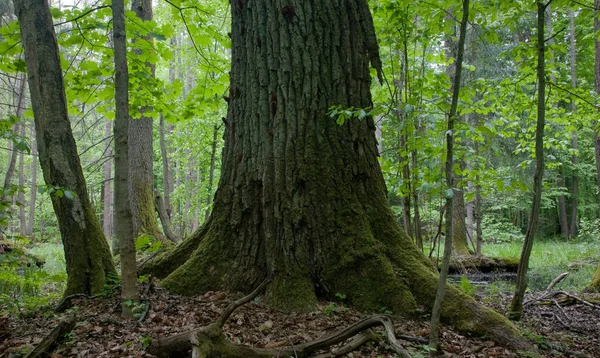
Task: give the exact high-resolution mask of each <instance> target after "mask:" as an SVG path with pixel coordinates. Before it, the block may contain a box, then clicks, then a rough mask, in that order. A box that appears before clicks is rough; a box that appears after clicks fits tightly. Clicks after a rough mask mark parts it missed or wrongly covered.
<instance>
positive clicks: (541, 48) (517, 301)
mask: <svg viewBox="0 0 600 358" xmlns="http://www.w3.org/2000/svg"><path fill="white" fill-rule="evenodd" d="M547 5H548V4H544V2H543V1H537V10H538V11H537V55H538V60H537V80H538V83H537V86H538V87H537V95H538V97H537V123H536V130H535V174H534V177H533V200H532V203H531V212H530V214H529V224H528V226H527V232H526V233H525V241H524V243H523V249H522V251H521V259H520V260H519V269H518V271H517V286H516V288H515V294H514V296H513V299H512V301H511V304H510V309H509V313H508V316H509V318H510V319H512V320H515V321H519V320H520V319H521V315H522V314H523V296H524V295H525V290H526V289H527V271H528V269H529V256H531V249H532V248H533V239H534V237H535V232H536V229H537V221H538V218H539V215H540V205H541V201H542V188H543V181H544V127H545V124H546V102H545V99H546V74H545V70H546V63H545V60H544V53H545V50H546V44H545V38H544V36H545V32H544V27H545V23H544V18H545V13H546V6H547Z"/></svg>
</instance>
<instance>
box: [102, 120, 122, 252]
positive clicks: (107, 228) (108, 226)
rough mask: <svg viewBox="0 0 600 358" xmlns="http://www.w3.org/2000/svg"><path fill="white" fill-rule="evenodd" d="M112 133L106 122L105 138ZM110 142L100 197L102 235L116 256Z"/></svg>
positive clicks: (109, 125)
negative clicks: (109, 243) (110, 243)
mask: <svg viewBox="0 0 600 358" xmlns="http://www.w3.org/2000/svg"><path fill="white" fill-rule="evenodd" d="M111 131H112V121H109V120H107V121H106V124H105V127H104V134H105V135H106V137H109V136H110V133H111ZM111 144H112V141H111V140H109V141H108V142H107V144H106V148H105V150H104V155H105V156H106V157H108V159H107V160H106V162H104V182H103V183H102V186H103V190H102V193H103V196H102V230H103V231H104V235H106V237H107V238H108V239H109V240H112V243H113V247H112V252H113V255H116V254H118V253H119V241H118V240H116V239H115V237H114V235H113V213H114V209H113V198H114V193H113V185H112V182H113V176H112V162H113V159H112V158H111V157H112V155H113V152H112V145H111Z"/></svg>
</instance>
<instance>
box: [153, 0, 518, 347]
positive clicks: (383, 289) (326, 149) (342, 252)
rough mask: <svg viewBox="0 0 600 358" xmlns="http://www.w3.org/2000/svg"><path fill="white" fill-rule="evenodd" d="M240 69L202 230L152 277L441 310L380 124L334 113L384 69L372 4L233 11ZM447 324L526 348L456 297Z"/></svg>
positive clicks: (338, 2) (362, 104) (307, 300)
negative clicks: (406, 220)
mask: <svg viewBox="0 0 600 358" xmlns="http://www.w3.org/2000/svg"><path fill="white" fill-rule="evenodd" d="M232 17H233V21H232V30H231V32H232V61H233V64H232V70H231V87H230V96H229V111H228V115H227V119H226V128H225V134H224V136H225V146H224V149H223V164H222V170H221V178H220V182H219V186H218V189H217V193H216V194H215V199H214V206H213V211H212V214H211V216H210V218H209V219H208V221H207V222H206V223H205V225H203V226H202V227H201V228H200V229H199V230H198V231H196V232H195V233H194V234H193V235H191V236H190V237H189V238H188V239H187V240H186V241H184V242H183V243H182V244H180V245H179V246H178V247H177V248H175V249H174V250H172V251H170V252H167V253H165V254H163V255H162V256H159V257H157V259H155V260H153V261H151V262H150V263H149V264H148V265H146V267H145V271H151V272H154V273H155V274H157V275H158V276H160V277H164V278H165V279H164V281H163V284H164V286H166V287H167V288H168V289H170V290H172V291H175V292H179V293H184V294H194V293H199V292H203V291H207V290H215V289H229V290H240V291H246V292H248V291H250V290H251V288H253V287H255V286H257V285H258V283H259V282H261V281H262V280H263V279H264V278H265V277H266V276H272V278H273V281H272V283H271V284H270V286H269V287H268V288H267V292H266V298H267V300H268V301H269V303H270V304H272V305H274V306H276V307H280V308H283V309H286V310H296V311H303V310H308V309H312V308H314V307H315V304H316V302H317V297H320V296H324V297H332V296H333V295H335V293H337V292H340V293H344V294H346V295H347V297H348V300H349V301H350V302H351V303H352V304H353V305H355V306H357V307H359V308H362V309H366V310H380V309H381V308H382V307H387V308H389V309H392V310H393V311H394V312H395V313H398V314H408V313H413V312H415V310H416V309H417V307H418V305H421V304H423V305H425V306H427V307H429V308H431V306H432V305H433V301H434V299H435V294H436V286H437V278H438V275H437V272H436V271H435V269H434V268H433V267H432V265H431V263H430V262H428V260H427V259H426V258H425V257H424V256H423V254H422V253H421V252H420V251H419V250H418V249H417V248H416V246H415V245H414V244H413V243H412V240H411V239H410V238H409V236H408V235H407V234H406V233H405V232H404V231H403V230H402V229H401V228H400V226H399V225H398V224H397V223H396V220H395V218H394V215H393V213H392V211H391V209H390V208H389V206H388V204H387V199H386V187H385V183H384V180H383V176H382V173H381V169H380V167H379V163H378V161H377V143H376V139H375V125H374V123H373V120H372V118H366V119H364V120H354V119H352V120H348V121H346V122H345V123H344V124H343V125H341V126H338V125H337V124H336V123H335V120H334V119H331V118H329V116H328V115H327V112H328V109H329V108H330V107H331V106H334V105H341V106H342V107H344V108H348V107H351V106H354V107H355V108H369V107H371V106H372V102H371V94H370V86H371V78H370V73H369V63H371V65H372V66H373V67H375V69H377V71H378V72H379V73H380V72H381V63H380V60H379V49H378V44H377V39H376V37H375V32H374V28H373V23H372V18H371V14H370V12H369V8H368V5H367V1H366V0H343V1H342V0H332V1H327V2H302V5H284V6H282V7H280V6H278V5H277V3H276V2H274V1H272V0H255V1H237V2H234V3H233V5H232ZM442 316H443V318H444V319H445V320H446V321H448V322H451V323H452V324H454V325H455V326H456V327H458V328H459V329H461V330H464V331H471V332H476V333H479V334H487V335H488V336H490V337H494V338H495V339H496V340H498V341H500V342H503V343H505V344H507V345H510V346H512V347H514V348H516V347H520V348H525V349H527V344H526V343H524V342H523V340H522V339H521V338H520V336H519V334H518V332H517V330H516V328H515V327H514V326H513V325H512V324H511V323H510V322H508V320H506V319H505V318H504V317H502V316H501V315H499V314H497V313H495V312H493V311H491V310H489V309H486V308H484V307H482V306H481V305H479V304H477V303H476V302H475V301H474V300H472V299H471V298H469V297H467V296H466V295H464V294H462V293H461V292H460V291H459V290H457V289H454V288H449V290H448V292H447V295H446V299H445V301H444V305H443V314H442Z"/></svg>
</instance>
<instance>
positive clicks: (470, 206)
mask: <svg viewBox="0 0 600 358" xmlns="http://www.w3.org/2000/svg"><path fill="white" fill-rule="evenodd" d="M474 191H475V187H474V186H473V182H472V181H470V180H469V181H468V182H467V193H468V194H472V193H473V192H474ZM474 209H475V208H474V201H473V200H471V201H469V202H468V203H466V204H465V210H466V211H467V236H468V237H469V238H470V239H471V240H473V239H474V238H475V235H474V233H475V232H474V230H473V229H474V228H475V210H474Z"/></svg>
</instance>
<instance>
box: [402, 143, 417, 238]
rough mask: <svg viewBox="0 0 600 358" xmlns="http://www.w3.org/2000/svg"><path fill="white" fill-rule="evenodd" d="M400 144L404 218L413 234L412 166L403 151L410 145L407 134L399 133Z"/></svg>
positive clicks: (405, 226)
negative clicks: (411, 209) (411, 201)
mask: <svg viewBox="0 0 600 358" xmlns="http://www.w3.org/2000/svg"><path fill="white" fill-rule="evenodd" d="M398 144H399V147H400V149H398V160H399V161H400V164H401V165H402V173H401V174H402V182H403V186H404V190H402V194H401V195H402V219H403V223H404V230H406V232H407V233H408V234H409V235H411V236H412V235H413V230H412V219H411V215H410V195H411V189H410V188H411V185H410V166H409V158H408V156H403V155H402V154H400V153H401V152H402V153H408V151H407V149H408V145H407V140H406V135H405V134H402V133H399V134H398Z"/></svg>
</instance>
